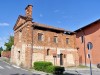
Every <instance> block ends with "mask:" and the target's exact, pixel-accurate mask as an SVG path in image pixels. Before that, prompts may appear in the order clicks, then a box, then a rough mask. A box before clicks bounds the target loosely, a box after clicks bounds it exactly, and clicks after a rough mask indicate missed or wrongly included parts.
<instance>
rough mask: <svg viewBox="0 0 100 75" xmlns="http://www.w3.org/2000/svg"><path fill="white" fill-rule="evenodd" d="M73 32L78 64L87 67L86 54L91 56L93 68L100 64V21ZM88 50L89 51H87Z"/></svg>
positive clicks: (87, 58)
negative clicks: (74, 33)
mask: <svg viewBox="0 0 100 75" xmlns="http://www.w3.org/2000/svg"><path fill="white" fill-rule="evenodd" d="M75 32H76V42H77V48H78V53H79V63H80V64H85V65H89V63H90V61H89V57H88V54H91V61H92V65H94V66H95V65H97V64H98V63H100V19H99V20H97V21H95V22H93V23H91V24H88V25H86V26H85V27H82V28H80V29H78V30H76V31H75ZM89 43H90V45H89ZM91 44H92V45H91ZM88 48H91V49H90V50H88Z"/></svg>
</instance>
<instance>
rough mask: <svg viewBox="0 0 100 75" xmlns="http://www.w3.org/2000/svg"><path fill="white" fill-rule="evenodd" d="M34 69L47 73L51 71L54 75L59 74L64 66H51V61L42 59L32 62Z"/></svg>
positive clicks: (63, 69)
mask: <svg viewBox="0 0 100 75" xmlns="http://www.w3.org/2000/svg"><path fill="white" fill-rule="evenodd" d="M34 69H35V70H38V71H44V72H47V73H53V74H56V75H61V74H63V72H64V71H65V68H64V67H60V66H53V65H52V63H51V62H44V61H38V62H34Z"/></svg>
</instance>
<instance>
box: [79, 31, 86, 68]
mask: <svg viewBox="0 0 100 75" xmlns="http://www.w3.org/2000/svg"><path fill="white" fill-rule="evenodd" d="M80 30H81V31H82V32H83V37H84V38H83V40H84V42H83V44H84V56H85V66H86V65H87V63H86V48H85V32H84V30H82V29H80Z"/></svg>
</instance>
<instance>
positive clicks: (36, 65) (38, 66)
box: [34, 61, 52, 71]
mask: <svg viewBox="0 0 100 75" xmlns="http://www.w3.org/2000/svg"><path fill="white" fill-rule="evenodd" d="M47 66H52V63H51V62H44V61H38V62H34V69H35V70H38V71H45V70H46V67H47Z"/></svg>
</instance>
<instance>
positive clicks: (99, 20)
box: [74, 19, 100, 32]
mask: <svg viewBox="0 0 100 75" xmlns="http://www.w3.org/2000/svg"><path fill="white" fill-rule="evenodd" d="M97 22H100V19H98V20H96V21H94V22H92V23H90V24H88V25H86V26H84V27H81V28H79V29H77V30H75V31H74V32H79V31H80V30H83V29H85V28H87V27H90V26H92V25H94V24H95V23H97Z"/></svg>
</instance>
